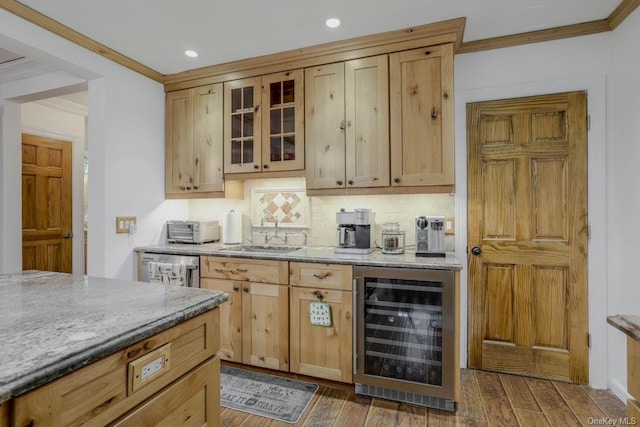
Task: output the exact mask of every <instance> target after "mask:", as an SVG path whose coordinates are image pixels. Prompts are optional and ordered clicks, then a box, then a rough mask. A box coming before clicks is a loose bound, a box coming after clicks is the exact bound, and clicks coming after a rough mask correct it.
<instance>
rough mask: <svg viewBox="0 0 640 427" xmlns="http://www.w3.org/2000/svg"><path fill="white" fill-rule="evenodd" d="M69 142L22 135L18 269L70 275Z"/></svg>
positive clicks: (71, 236)
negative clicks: (20, 225) (19, 256)
mask: <svg viewBox="0 0 640 427" xmlns="http://www.w3.org/2000/svg"><path fill="white" fill-rule="evenodd" d="M71 148H72V145H71V142H67V141H58V140H55V139H50V138H43V137H39V136H35V135H28V134H23V135H22V268H23V270H32V269H35V270H44V271H57V272H63V273H71V272H72V247H73V245H72V238H73V234H72V231H73V229H72V217H71V206H72V200H71V198H72V190H71Z"/></svg>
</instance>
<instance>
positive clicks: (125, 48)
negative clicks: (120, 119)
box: [0, 0, 621, 74]
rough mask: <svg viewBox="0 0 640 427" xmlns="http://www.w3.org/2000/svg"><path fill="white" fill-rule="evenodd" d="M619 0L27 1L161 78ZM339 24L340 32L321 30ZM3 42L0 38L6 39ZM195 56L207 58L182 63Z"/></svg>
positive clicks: (510, 26)
mask: <svg viewBox="0 0 640 427" xmlns="http://www.w3.org/2000/svg"><path fill="white" fill-rule="evenodd" d="M620 1H621V0H392V1H389V0H386V1H385V0H323V1H305V0H271V1H262V0H246V1H230V0H227V1H212V0H208V1H207V0H181V1H176V0H154V1H142V0H110V1H101V2H97V1H86V0H56V1H50V0H22V1H21V3H23V4H25V5H27V6H29V7H31V8H33V9H35V10H37V11H38V12H40V13H43V14H44V15H47V16H48V17H50V18H52V19H54V20H56V21H58V22H60V23H62V24H64V25H66V26H68V27H70V28H72V29H74V30H76V31H78V32H80V33H82V34H84V35H86V36H88V37H89V38H91V39H93V40H95V41H98V42H100V43H102V44H103V45H105V46H107V47H109V48H111V49H113V50H115V51H117V52H119V53H121V54H123V55H125V56H128V57H130V58H131V59H133V60H135V61H137V62H139V63H141V64H144V65H146V66H148V67H150V68H152V69H153V70H155V71H158V72H160V73H162V74H172V73H178V72H182V71H186V70H190V69H194V68H200V67H204V66H209V65H215V64H221V63H225V62H230V61H235V60H239V59H245V58H250V57H255V56H260V55H265V54H270V53H276V52H282V51H286V50H291V49H295V48H300V47H307V46H313V45H317V44H321V43H326V42H331V41H336V40H342V39H348V38H352V37H358V36H363V35H368V34H376V33H381V32H385V31H391V30H397V29H403V28H407V27H411V26H418V25H423V24H428V23H432V22H438V21H443V20H447V19H452V18H459V17H466V18H467V23H466V29H465V36H464V41H465V42H468V41H473V40H479V39H485V38H491V37H497V36H504V35H510V34H516V33H522V32H528V31H535V30H541V29H545V28H553V27H558V26H563V25H569V24H576V23H581V22H589V21H594V20H599V19H604V18H606V17H608V16H609V15H610V14H611V12H612V11H613V10H614V9H615V8H616V7H617V6H618V4H619V3H620ZM329 17H338V18H339V19H340V20H341V21H342V26H340V27H339V28H337V29H329V28H327V27H326V26H325V25H324V21H325V20H326V19H327V18H329ZM0 32H1V30H0ZM185 49H194V50H196V51H198V52H199V53H200V57H198V58H196V59H190V58H187V57H185V56H184V54H183V51H184V50H185Z"/></svg>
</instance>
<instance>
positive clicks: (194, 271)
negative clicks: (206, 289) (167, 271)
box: [138, 252, 200, 288]
mask: <svg viewBox="0 0 640 427" xmlns="http://www.w3.org/2000/svg"><path fill="white" fill-rule="evenodd" d="M150 262H155V263H162V264H167V265H174V264H182V265H185V267H186V270H187V271H186V274H187V278H186V283H187V286H188V287H191V288H199V287H200V257H197V256H185V255H172V254H156V253H149V252H140V253H138V280H139V281H140V282H150V281H151V280H150V279H149V263H150Z"/></svg>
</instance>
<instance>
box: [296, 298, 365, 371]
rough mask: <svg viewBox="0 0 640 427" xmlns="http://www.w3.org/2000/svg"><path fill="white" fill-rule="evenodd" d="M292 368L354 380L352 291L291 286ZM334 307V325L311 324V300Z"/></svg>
mask: <svg viewBox="0 0 640 427" xmlns="http://www.w3.org/2000/svg"><path fill="white" fill-rule="evenodd" d="M290 293H291V298H290V304H291V310H290V316H291V341H290V346H291V372H296V373H298V374H303V375H310V376H312V377H319V378H326V379H328V380H333V381H341V382H346V383H351V382H352V380H353V293H352V292H347V291H336V290H326V289H316V288H297V287H292V288H290ZM315 301H323V302H326V303H328V304H329V305H330V307H331V318H332V322H331V326H316V325H312V324H311V321H310V317H309V311H310V303H312V302H315Z"/></svg>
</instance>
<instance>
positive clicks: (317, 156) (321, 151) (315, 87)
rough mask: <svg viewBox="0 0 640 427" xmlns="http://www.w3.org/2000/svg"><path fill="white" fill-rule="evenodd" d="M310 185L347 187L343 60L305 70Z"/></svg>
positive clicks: (308, 183) (309, 186)
mask: <svg viewBox="0 0 640 427" xmlns="http://www.w3.org/2000/svg"><path fill="white" fill-rule="evenodd" d="M304 82H305V84H304V91H305V92H304V103H305V109H304V114H305V138H306V141H307V147H306V156H307V159H306V161H307V164H306V167H305V169H306V178H307V188H310V189H314V190H317V189H325V188H344V186H345V118H344V108H345V103H344V63H342V62H340V63H337V64H328V65H320V66H318V67H311V68H307V69H306V70H305V80H304Z"/></svg>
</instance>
